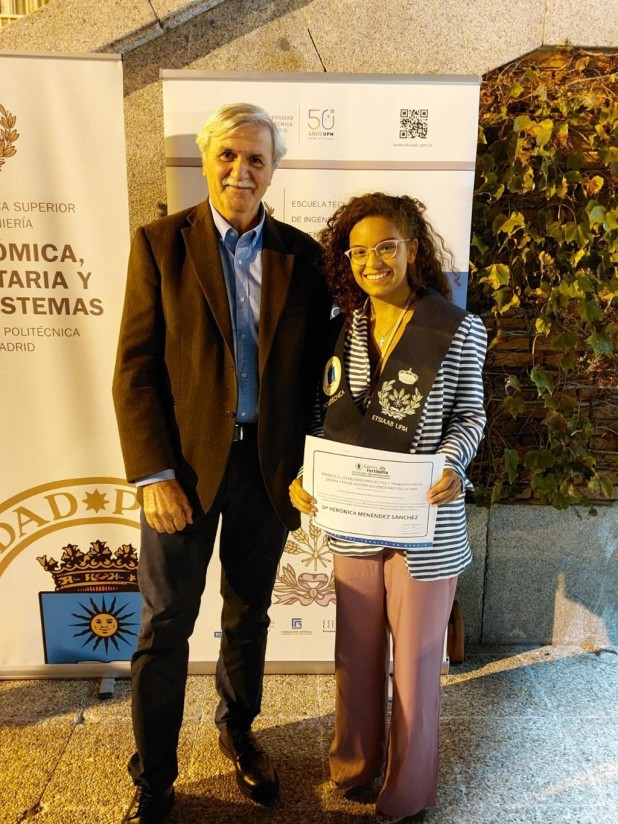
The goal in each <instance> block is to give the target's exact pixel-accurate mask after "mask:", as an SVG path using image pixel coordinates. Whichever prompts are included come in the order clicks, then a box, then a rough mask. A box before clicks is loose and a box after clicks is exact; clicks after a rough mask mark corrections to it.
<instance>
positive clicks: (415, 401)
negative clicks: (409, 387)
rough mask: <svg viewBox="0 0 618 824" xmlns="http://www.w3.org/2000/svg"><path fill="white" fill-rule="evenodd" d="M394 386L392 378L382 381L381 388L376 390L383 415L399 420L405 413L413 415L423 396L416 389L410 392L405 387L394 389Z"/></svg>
mask: <svg viewBox="0 0 618 824" xmlns="http://www.w3.org/2000/svg"><path fill="white" fill-rule="evenodd" d="M394 386H395V381H394V380H390V381H384V383H383V384H382V389H380V391H379V392H378V400H379V402H380V406H381V408H382V413H383V414H384V415H388V416H389V417H391V418H394V419H395V420H396V421H401V420H403V419H404V418H405V417H406V416H407V415H413V414H414V413H415V412H416V410H417V409H418V408H419V407H420V405H421V401H422V400H423V396H422V395H421V393H420V392H419V391H418V389H415V390H414V392H412V393H410V392H406V390H405V389H395V388H394Z"/></svg>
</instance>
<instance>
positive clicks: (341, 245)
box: [319, 192, 454, 318]
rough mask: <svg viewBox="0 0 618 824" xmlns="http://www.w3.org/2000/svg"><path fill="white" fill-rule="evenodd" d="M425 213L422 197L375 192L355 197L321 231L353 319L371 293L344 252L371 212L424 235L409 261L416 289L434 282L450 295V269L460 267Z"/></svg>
mask: <svg viewBox="0 0 618 824" xmlns="http://www.w3.org/2000/svg"><path fill="white" fill-rule="evenodd" d="M424 212H425V206H424V205H423V204H422V203H421V202H420V200H417V199H416V198H413V197H408V196H407V195H402V196H395V195H386V194H384V193H382V192H374V193H373V194H366V195H362V196H360V197H353V198H351V200H349V201H348V202H347V203H344V204H343V206H340V207H339V208H338V209H337V211H336V212H335V213H334V214H333V215H332V217H330V218H329V219H328V221H327V224H326V226H325V227H324V229H322V231H321V232H320V235H319V241H320V243H321V244H322V246H323V247H324V269H325V276H326V280H327V282H328V285H329V288H330V290H331V293H332V295H333V298H334V300H335V302H336V304H337V306H338V307H339V309H340V310H341V311H342V312H343V314H344V315H346V316H347V317H348V318H349V317H350V316H351V315H352V312H353V311H354V309H360V307H361V306H362V305H363V303H364V302H365V300H366V299H367V295H366V294H365V293H364V292H363V290H362V289H361V288H360V286H358V284H357V283H356V281H355V280H354V275H353V274H352V267H351V266H350V261H349V260H348V258H347V257H346V256H345V255H344V252H345V251H346V250H347V249H349V248H350V232H351V231H352V229H353V228H354V226H355V225H356V224H357V223H358V222H359V221H361V220H363V219H364V218H366V217H384V218H386V219H387V220H390V221H391V222H392V223H394V224H395V226H397V228H398V229H399V230H400V231H401V233H402V235H403V237H407V238H410V239H416V240H418V252H417V254H416V259H415V261H414V263H411V264H408V272H407V277H408V283H409V284H410V287H411V288H412V289H413V291H415V292H416V291H418V290H419V289H421V288H422V287H424V286H430V287H432V288H433V289H435V290H436V291H437V292H439V293H440V294H441V295H443V296H444V297H445V298H448V299H450V297H451V287H450V285H449V282H448V279H447V277H446V275H445V274H444V270H446V271H454V261H453V255H452V253H451V252H450V251H449V250H448V249H447V248H446V246H445V244H444V240H443V239H442V237H441V236H440V235H439V234H438V233H437V232H436V231H435V229H434V228H433V227H432V226H431V224H430V223H429V221H428V220H427V218H425V216H424Z"/></svg>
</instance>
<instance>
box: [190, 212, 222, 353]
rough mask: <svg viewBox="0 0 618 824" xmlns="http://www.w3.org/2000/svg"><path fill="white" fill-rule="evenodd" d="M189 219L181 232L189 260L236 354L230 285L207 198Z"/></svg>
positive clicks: (213, 312) (212, 310)
mask: <svg viewBox="0 0 618 824" xmlns="http://www.w3.org/2000/svg"><path fill="white" fill-rule="evenodd" d="M187 220H188V222H189V224H190V225H189V226H188V228H186V229H183V230H182V235H183V238H184V242H185V245H186V248H187V255H188V257H189V261H190V263H191V266H192V268H193V270H194V272H195V276H196V278H197V280H198V282H199V284H200V286H201V289H202V291H203V293H204V297H205V298H206V301H207V303H208V305H209V307H210V310H211V312H212V314H213V317H214V319H215V322H216V324H217V326H218V327H219V331H220V332H221V335H222V337H223V340H224V341H225V343H226V345H227V347H228V349H229V350H230V352H231V354H232V356H233V355H234V335H233V332H232V320H231V318H230V306H229V301H228V296H227V287H226V285H225V275H224V274H223V266H222V264H221V253H220V251H219V238H218V234H217V230H216V228H215V224H214V222H213V219H212V212H211V211H210V205H209V203H208V201H207V200H205V201H203V202H202V203H200V204H199V205H198V206H196V207H195V209H194V210H193V211H192V212H191V213H190V214H189V216H188V218H187Z"/></svg>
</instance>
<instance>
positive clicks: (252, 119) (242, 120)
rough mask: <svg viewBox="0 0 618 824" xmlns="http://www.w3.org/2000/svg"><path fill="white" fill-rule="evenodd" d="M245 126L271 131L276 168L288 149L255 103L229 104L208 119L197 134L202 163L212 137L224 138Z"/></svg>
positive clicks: (279, 133) (269, 120)
mask: <svg viewBox="0 0 618 824" xmlns="http://www.w3.org/2000/svg"><path fill="white" fill-rule="evenodd" d="M243 126H263V127H266V128H267V129H268V130H269V131H270V134H271V137H272V140H273V166H275V168H276V167H277V166H278V165H279V162H280V161H281V158H282V157H283V156H284V155H285V153H286V152H287V148H286V146H285V143H284V142H283V138H282V136H281V132H280V131H279V129H278V128H277V126H276V125H275V123H274V122H273V121H272V119H271V117H270V115H269V114H268V112H267V111H266V110H265V109H262V108H260V106H254V105H253V103H229V104H227V105H225V106H221V107H220V108H219V109H217V111H216V112H214V113H213V114H212V115H211V116H210V117H209V118H208V120H207V121H206V123H204V125H203V126H202V128H201V129H200V130H199V132H198V133H197V138H196V141H195V142H196V143H197V145H198V147H199V150H200V153H201V155H202V161H205V160H206V154H207V152H208V144H209V142H210V139H211V137H215V138H222V137H225V136H227V135H231V134H233V133H234V132H237V131H238V130H239V129H242V127H243Z"/></svg>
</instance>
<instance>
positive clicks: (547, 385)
mask: <svg viewBox="0 0 618 824" xmlns="http://www.w3.org/2000/svg"><path fill="white" fill-rule="evenodd" d="M530 380H531V381H532V382H533V383H534V385H535V386H536V388H537V391H538V393H539V397H540V396H541V395H542V394H543V392H548V393H549V394H550V395H553V393H554V382H553V380H552V379H551V375H550V374H549V372H546V371H545V370H544V369H541V367H540V366H534V367H533V368H532V369H531V370H530Z"/></svg>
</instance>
